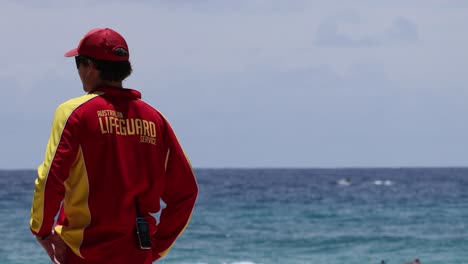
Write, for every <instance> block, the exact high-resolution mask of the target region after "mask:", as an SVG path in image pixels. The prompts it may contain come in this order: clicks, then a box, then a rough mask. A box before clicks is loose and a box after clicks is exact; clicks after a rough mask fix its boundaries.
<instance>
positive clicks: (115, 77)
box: [75, 48, 132, 82]
mask: <svg viewBox="0 0 468 264" xmlns="http://www.w3.org/2000/svg"><path fill="white" fill-rule="evenodd" d="M114 52H115V54H116V55H118V56H128V52H127V51H126V50H125V49H123V48H118V49H116V50H115V51H114ZM75 60H76V67H78V66H79V65H80V63H82V64H83V65H85V66H88V65H89V63H88V60H90V61H92V62H93V64H94V65H95V67H96V69H97V70H99V72H100V76H99V77H101V79H102V80H104V81H110V82H121V81H123V80H124V79H125V78H127V77H128V76H130V74H131V73H132V64H131V63H130V61H108V60H97V59H93V58H89V57H85V56H81V55H80V56H77V57H75Z"/></svg>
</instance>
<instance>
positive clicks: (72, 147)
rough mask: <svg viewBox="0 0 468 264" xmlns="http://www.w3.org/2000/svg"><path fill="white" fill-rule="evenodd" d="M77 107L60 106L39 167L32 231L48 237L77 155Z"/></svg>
mask: <svg viewBox="0 0 468 264" xmlns="http://www.w3.org/2000/svg"><path fill="white" fill-rule="evenodd" d="M74 108H75V107H74V106H73V105H70V104H67V103H65V104H62V105H60V106H59V107H58V108H57V110H56V112H55V116H54V121H53V123H52V129H51V133H50V137H49V142H48V144H47V148H46V152H45V157H44V162H43V163H42V164H41V165H40V166H39V168H38V177H37V179H36V181H35V189H34V198H33V201H32V208H31V219H30V228H31V232H32V233H33V234H34V235H36V236H38V237H44V236H46V235H48V234H50V233H51V231H52V226H53V225H54V218H55V216H56V215H57V212H58V210H59V208H60V204H61V202H62V200H63V197H64V193H65V188H64V185H63V182H64V181H65V180H66V178H67V177H68V173H69V170H70V166H71V164H72V163H73V161H74V159H75V158H76V155H77V149H78V141H77V138H76V137H77V133H76V130H77V123H78V122H77V119H76V118H75V117H74V116H73V115H72V113H73V110H74Z"/></svg>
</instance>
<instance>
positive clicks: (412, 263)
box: [405, 259, 421, 264]
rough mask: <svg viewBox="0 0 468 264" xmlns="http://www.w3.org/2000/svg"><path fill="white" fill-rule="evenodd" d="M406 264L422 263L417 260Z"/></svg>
mask: <svg viewBox="0 0 468 264" xmlns="http://www.w3.org/2000/svg"><path fill="white" fill-rule="evenodd" d="M405 264H421V262H420V261H419V259H415V260H414V261H411V262H406V263H405Z"/></svg>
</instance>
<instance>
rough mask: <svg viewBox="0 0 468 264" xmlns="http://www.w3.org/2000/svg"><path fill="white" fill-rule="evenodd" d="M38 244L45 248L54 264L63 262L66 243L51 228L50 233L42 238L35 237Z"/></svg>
mask: <svg viewBox="0 0 468 264" xmlns="http://www.w3.org/2000/svg"><path fill="white" fill-rule="evenodd" d="M36 238H37V241H38V242H39V244H41V245H42V247H43V248H44V249H45V251H46V252H47V254H48V255H49V257H50V260H52V263H55V264H63V263H65V254H66V252H67V244H65V242H63V240H62V239H61V238H60V236H59V235H58V234H57V233H55V231H54V230H52V233H51V234H50V235H49V236H48V237H46V238H44V239H42V238H40V237H36Z"/></svg>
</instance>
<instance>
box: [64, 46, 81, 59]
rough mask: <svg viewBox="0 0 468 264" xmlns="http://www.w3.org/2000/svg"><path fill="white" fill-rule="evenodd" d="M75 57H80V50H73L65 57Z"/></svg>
mask: <svg viewBox="0 0 468 264" xmlns="http://www.w3.org/2000/svg"><path fill="white" fill-rule="evenodd" d="M75 56H78V48H76V49H72V50H70V51H68V52H67V53H65V57H75Z"/></svg>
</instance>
